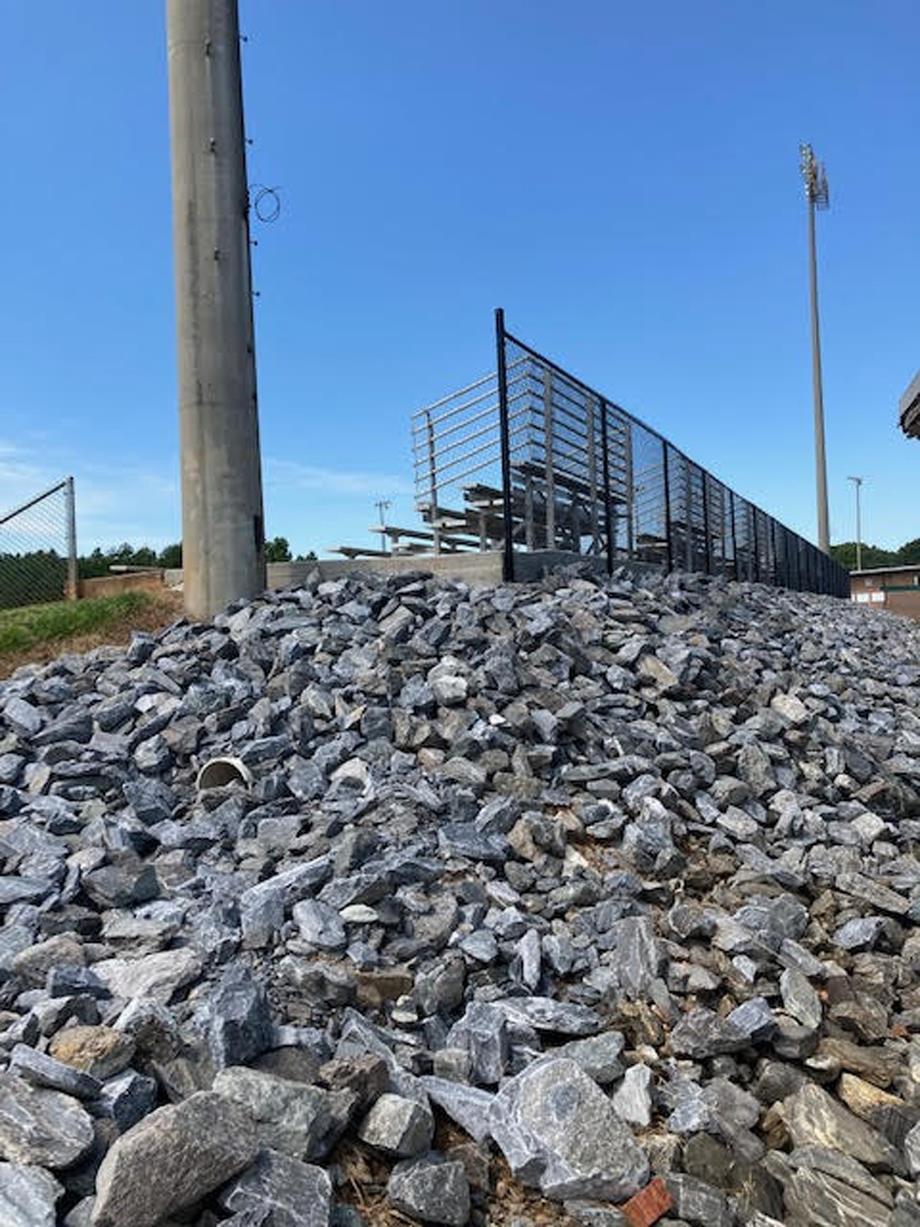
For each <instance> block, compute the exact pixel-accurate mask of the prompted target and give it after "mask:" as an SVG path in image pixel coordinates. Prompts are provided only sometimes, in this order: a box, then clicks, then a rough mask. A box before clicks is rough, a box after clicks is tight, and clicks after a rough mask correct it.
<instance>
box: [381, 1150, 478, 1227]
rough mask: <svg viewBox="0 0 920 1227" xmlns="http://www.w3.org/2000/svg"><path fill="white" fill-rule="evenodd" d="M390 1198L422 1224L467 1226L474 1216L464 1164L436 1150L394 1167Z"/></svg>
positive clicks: (388, 1185)
mask: <svg viewBox="0 0 920 1227" xmlns="http://www.w3.org/2000/svg"><path fill="white" fill-rule="evenodd" d="M387 1199H388V1200H389V1202H390V1204H391V1205H392V1206H393V1207H394V1209H396V1210H399V1211H400V1212H401V1213H403V1214H408V1215H409V1216H410V1218H414V1219H417V1220H419V1221H420V1222H422V1223H444V1224H446V1225H447V1227H464V1224H465V1223H467V1222H468V1221H469V1217H470V1185H469V1181H468V1180H467V1176H466V1172H465V1170H464V1167H463V1164H462V1163H458V1162H456V1161H451V1160H448V1159H445V1158H444V1156H443V1155H439V1154H436V1153H435V1152H432V1153H430V1154H427V1155H420V1156H419V1157H418V1158H416V1159H404V1160H403V1162H402V1163H397V1164H396V1166H395V1167H394V1168H393V1171H392V1173H391V1175H390V1179H389V1181H388V1183H387Z"/></svg>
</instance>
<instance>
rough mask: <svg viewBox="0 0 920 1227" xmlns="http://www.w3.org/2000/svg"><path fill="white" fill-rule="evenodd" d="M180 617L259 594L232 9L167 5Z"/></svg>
mask: <svg viewBox="0 0 920 1227" xmlns="http://www.w3.org/2000/svg"><path fill="white" fill-rule="evenodd" d="M166 34H167V49H168V58H169V111H170V138H171V150H172V198H173V252H174V261H175V282H176V329H177V351H178V382H179V422H180V450H181V469H182V558H183V572H184V574H183V581H184V597H185V608H186V612H187V613H188V614H189V616H190V617H192V618H199V619H206V618H210V617H213V615H214V614H216V613H218V612H220V610H222V609H224V608H225V607H226V606H227V605H229V604H230V603H231V602H232V601H235V600H238V599H239V598H241V597H244V598H251V597H254V596H256V595H257V594H258V593H259V592H260V591H262V590H263V589H264V587H265V532H264V520H263V510H262V466H261V459H260V451H259V421H258V405H257V401H256V371H255V344H254V337H253V320H252V275H251V268H250V247H249V197H248V184H247V177H246V153H245V135H244V130H243V99H242V76H241V70H240V35H239V17H238V13H237V0H167V4H166Z"/></svg>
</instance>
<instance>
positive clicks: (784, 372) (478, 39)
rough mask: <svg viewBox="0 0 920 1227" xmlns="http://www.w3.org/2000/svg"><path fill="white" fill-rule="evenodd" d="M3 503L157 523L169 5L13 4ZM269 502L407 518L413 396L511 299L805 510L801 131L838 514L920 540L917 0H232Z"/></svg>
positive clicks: (631, 394) (170, 496)
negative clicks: (812, 170) (822, 180)
mask: <svg viewBox="0 0 920 1227" xmlns="http://www.w3.org/2000/svg"><path fill="white" fill-rule="evenodd" d="M0 12H2V14H3V17H4V23H3V24H4V43H5V48H6V54H5V64H4V71H3V74H2V77H0V137H2V141H3V149H4V158H3V163H4V190H3V198H2V218H3V230H4V235H5V260H4V264H5V267H4V290H5V292H4V294H3V296H2V304H0V336H2V338H3V340H2V347H3V355H4V360H3V362H2V365H0V380H2V382H0V505H4V506H10V505H12V504H14V503H15V502H16V501H17V500H18V499H19V498H20V497H26V496H27V495H28V494H30V493H32V492H34V490H36V489H38V488H40V487H41V486H42V484H43V483H45V482H50V481H51V480H54V479H55V478H57V477H58V476H59V475H62V474H64V473H65V472H73V473H74V474H75V476H76V479H77V492H78V509H79V532H80V537H81V544H82V545H83V546H86V547H91V546H92V545H95V544H102V545H104V546H105V545H109V544H114V543H115V542H118V541H121V540H124V539H128V540H132V541H135V542H138V543H139V542H140V541H141V540H144V541H148V542H150V543H152V544H157V545H159V544H163V543H165V542H167V541H170V540H175V539H177V537H178V535H179V500H178V481H177V471H178V456H177V433H178V431H177V416H176V407H175V355H174V334H173V284H172V250H171V217H170V183H169V149H168V130H167V96H166V68H165V35H164V28H163V6H162V4H161V3H159V0H127V2H126V3H114V2H113V0H85V2H84V3H80V4H76V3H74V2H73V0H45V3H43V4H41V5H36V4H34V3H32V2H31V0H2V3H0ZM241 24H242V28H243V30H244V31H245V33H246V35H247V36H248V42H247V43H246V45H245V47H244V88H245V97H246V108H247V126H248V130H249V135H250V136H251V138H252V139H253V144H252V146H251V148H250V151H249V158H250V162H249V175H250V180H251V181H252V182H254V183H264V184H273V185H274V184H278V185H280V187H281V193H282V200H283V212H282V215H281V218H280V220H279V221H278V222H277V223H276V224H275V225H273V226H261V225H259V224H258V223H256V224H254V236H255V237H256V238H257V239H258V241H259V246H258V248H257V249H256V251H255V253H254V260H255V284H256V289H257V290H258V292H259V298H258V300H257V304H256V312H257V360H258V368H259V392H260V401H261V406H262V438H263V460H264V469H265V498H266V520H267V529H268V532H269V534H270V535H274V534H276V533H281V534H283V535H285V536H287V537H288V538H289V539H290V540H291V543H292V545H293V546H294V547H295V549H297V550H304V549H308V548H311V547H312V548H316V549H318V550H322V549H323V548H324V547H327V546H330V545H334V544H338V543H339V542H340V541H351V542H368V541H369V540H370V538H369V537H368V535H367V527H368V525H369V524H370V523H371V522H372V521H373V520H374V518H375V512H374V510H373V503H374V500H375V499H376V498H377V497H380V496H385V497H389V498H391V499H394V500H395V502H394V508H393V510H392V512H391V518H392V519H393V520H394V521H396V522H405V523H411V522H412V518H413V512H412V495H411V485H410V480H409V479H410V477H411V469H410V463H409V459H410V457H409V441H408V417H409V413H410V412H411V410H412V409H414V408H417V407H418V406H419V405H421V404H424V403H425V402H427V401H430V400H434V399H435V398H437V397H438V396H439V395H441V394H442V393H444V392H447V391H448V390H450V389H451V388H453V387H455V386H458V385H460V384H462V383H466V382H469V381H470V380H471V379H473V378H475V377H476V376H478V375H480V374H483V373H485V372H486V371H487V370H488V369H490V367H491V365H492V364H493V355H492V333H491V329H492V316H491V312H492V308H493V307H495V306H496V305H503V306H504V307H505V310H506V312H507V316H508V323H509V326H510V327H511V328H512V329H513V330H514V331H515V332H517V333H518V334H519V335H521V336H523V337H524V338H525V339H527V340H529V341H531V342H532V343H533V344H534V345H535V346H536V347H537V348H538V349H542V350H543V351H545V352H547V353H549V354H550V355H552V356H553V357H555V358H556V359H557V361H559V362H560V363H562V364H563V365H565V366H568V367H569V368H570V369H572V370H573V371H574V372H576V373H577V374H579V375H581V376H582V377H583V378H584V379H586V380H587V381H589V382H590V383H592V384H593V385H594V386H595V387H598V388H599V389H601V390H602V391H603V392H604V393H606V394H607V395H609V396H610V397H611V398H613V399H615V400H617V401H618V402H619V403H620V404H622V405H624V406H625V407H627V408H630V409H632V410H634V411H635V412H636V413H638V414H639V415H640V416H642V417H644V418H645V419H646V420H647V421H649V422H650V423H651V424H652V425H654V426H656V427H657V428H658V429H659V430H661V431H662V432H663V433H665V434H667V435H668V436H669V437H670V438H672V439H673V440H674V441H675V442H676V443H677V444H679V445H680V446H682V447H683V448H684V449H685V450H686V451H687V452H688V453H689V454H690V455H691V456H692V457H693V458H694V459H696V460H698V461H700V462H701V463H703V464H704V465H706V466H707V467H709V468H710V469H711V470H712V471H713V472H715V473H716V474H717V475H718V476H720V477H722V478H723V479H724V480H726V481H728V482H729V483H731V484H732V485H733V486H734V487H735V488H736V489H737V490H738V491H740V492H741V493H744V494H747V495H748V496H749V497H751V498H752V499H754V500H755V501H756V502H758V503H759V504H760V505H761V506H763V507H764V508H766V509H767V510H769V511H771V512H772V513H773V514H775V515H776V516H777V517H778V518H780V519H781V520H783V521H785V522H786V523H787V524H789V525H790V526H792V527H794V528H796V529H797V530H799V531H801V532H803V533H804V534H805V535H806V536H808V537H810V538H812V539H813V537H814V532H815V513H814V495H813V481H814V478H813V452H812V435H811V384H810V357H809V343H808V331H807V325H808V317H807V280H806V264H805V206H804V201H803V196H802V190H801V186H800V181H799V178H798V168H797V162H798V153H797V149H798V143H799V141H800V140H803V139H805V140H810V141H811V142H812V143H813V144H814V146H815V148H816V150H817V152H818V154H819V156H820V157H821V158H822V159H823V160H824V161H825V163H826V165H827V170H828V176H829V180H830V185H831V210H830V211H829V212H828V213H826V214H823V215H821V216H820V217H819V254H820V263H821V277H822V312H823V321H822V322H823V332H824V358H825V401H826V411H827V437H828V462H829V483H830V493H831V529H832V538H833V539H838V540H839V539H845V538H849V537H852V536H853V535H854V530H853V514H852V495H851V489H850V487H849V485H848V483H847V481H846V477H847V475H848V474H850V473H859V474H862V475H863V476H864V477H865V479H866V484H865V486H864V488H863V490H864V529H865V532H864V535H865V537H866V539H868V540H872V541H875V542H878V543H879V544H881V545H885V546H894V545H897V544H899V543H900V542H901V541H903V540H905V539H907V538H911V537H916V536H918V535H920V510H918V509H920V497H918V487H920V442H910V441H907V440H904V439H903V438H902V437H901V436H900V435H899V433H898V431H897V429H896V402H897V397H898V395H899V394H900V392H901V391H902V389H903V388H904V386H906V384H907V383H908V381H909V379H910V378H911V377H912V376H913V374H914V372H915V370H916V369H917V368H918V367H920V296H918V294H917V290H916V287H917V284H918V273H920V267H918V266H920V228H918V221H917V199H918V196H920V159H918V157H917V145H916V133H917V131H918V130H920V94H918V91H917V88H916V46H917V40H918V36H920V8H918V6H917V4H916V3H915V0H881V2H879V3H875V4H872V5H869V4H866V3H864V2H863V0H809V3H808V4H801V3H800V2H794V0H773V2H772V3H770V4H768V5H765V4H755V3H753V0H751V2H748V0H732V2H728V0H699V2H698V3H695V4H690V3H687V2H686V0H650V2H646V3H643V4H641V5H639V4H635V3H628V4H627V3H623V2H619V0H573V2H570V3H565V4H563V3H560V2H559V0H463V2H450V3H446V2H434V0H387V2H384V0H374V2H367V0H353V2H352V0H309V2H308V3H304V2H303V0H241Z"/></svg>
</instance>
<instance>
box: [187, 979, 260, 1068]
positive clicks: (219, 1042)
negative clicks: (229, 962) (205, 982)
mask: <svg viewBox="0 0 920 1227" xmlns="http://www.w3.org/2000/svg"><path fill="white" fill-rule="evenodd" d="M200 1021H201V1024H202V1026H203V1028H204V1032H205V1037H206V1040H207V1045H208V1052H209V1053H210V1055H211V1060H212V1061H213V1062H214V1067H215V1068H216V1069H224V1068H226V1067H227V1066H228V1065H244V1064H246V1063H247V1062H249V1061H252V1060H254V1059H255V1058H256V1057H258V1056H260V1055H261V1054H262V1053H263V1052H265V1051H266V1049H268V1048H270V1047H271V1046H272V1041H273V1025H272V1016H271V1009H270V1008H269V1004H268V996H267V994H266V992H265V987H264V985H262V984H260V983H258V982H257V981H256V979H255V978H254V976H253V975H252V973H251V972H250V971H249V970H248V968H240V967H234V968H232V969H231V970H230V971H229V972H227V973H226V974H225V975H224V977H223V979H222V980H221V982H220V984H219V985H218V986H217V988H216V989H215V991H214V992H212V993H211V995H210V997H209V998H208V1001H207V1005H206V1007H205V1009H204V1011H203V1012H202V1015H201V1016H200Z"/></svg>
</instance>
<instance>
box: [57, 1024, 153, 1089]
mask: <svg viewBox="0 0 920 1227" xmlns="http://www.w3.org/2000/svg"><path fill="white" fill-rule="evenodd" d="M50 1051H51V1055H52V1057H54V1059H55V1061H59V1062H61V1063H63V1064H64V1065H70V1066H72V1067H73V1068H74V1069H79V1070H82V1071H83V1072H84V1073H86V1074H90V1075H91V1076H92V1077H93V1078H97V1079H105V1078H111V1077H114V1075H115V1074H119V1073H121V1071H122V1070H123V1069H126V1068H127V1067H128V1066H129V1065H130V1064H131V1058H132V1057H133V1056H134V1040H133V1039H132V1038H131V1037H130V1035H125V1034H124V1032H123V1031H116V1030H115V1029H114V1027H103V1026H98V1027H68V1028H66V1030H64V1031H59V1032H58V1033H57V1035H55V1037H54V1038H53V1039H52V1041H51V1048H50Z"/></svg>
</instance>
